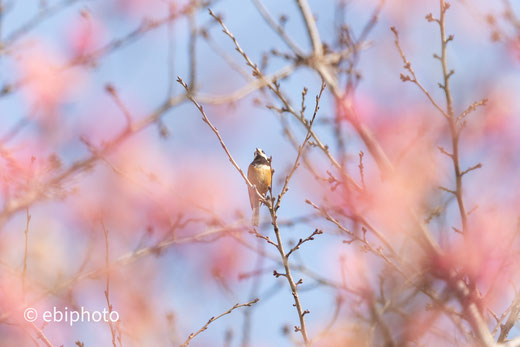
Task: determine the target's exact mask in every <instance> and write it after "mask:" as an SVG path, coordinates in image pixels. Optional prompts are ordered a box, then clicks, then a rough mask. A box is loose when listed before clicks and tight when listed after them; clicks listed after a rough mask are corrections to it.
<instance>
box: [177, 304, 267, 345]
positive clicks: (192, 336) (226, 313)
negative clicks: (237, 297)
mask: <svg viewBox="0 0 520 347" xmlns="http://www.w3.org/2000/svg"><path fill="white" fill-rule="evenodd" d="M259 300H260V299H255V300H253V301H250V302H248V303H245V304H236V305H234V306H233V307H231V308H230V309H229V310H227V311H226V312H224V313H222V314H220V315H218V316H216V317H211V318H210V319H209V320H208V322H207V323H206V324H204V326H203V327H202V328H200V329H199V330H198V331H196V332H194V333H191V334H190V335H189V336H188V338H187V339H186V341H184V343H183V344H182V345H181V347H186V346H188V345H189V344H190V342H191V340H193V338H194V337H195V336H197V335H198V334H200V333H201V332H203V331H205V330H206V329H208V326H209V325H210V324H211V323H213V322H214V321H216V320H217V319H219V318H221V317H223V316H225V315H228V314H230V313H231V312H233V311H234V310H236V309H237V308H240V307H251V306H252V305H254V304H256V303H257V302H258V301H259Z"/></svg>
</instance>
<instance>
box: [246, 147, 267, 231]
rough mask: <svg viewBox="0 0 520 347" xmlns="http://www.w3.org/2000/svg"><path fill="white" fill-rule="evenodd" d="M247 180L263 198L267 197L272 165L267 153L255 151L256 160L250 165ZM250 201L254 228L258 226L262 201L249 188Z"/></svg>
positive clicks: (258, 149)
mask: <svg viewBox="0 0 520 347" xmlns="http://www.w3.org/2000/svg"><path fill="white" fill-rule="evenodd" d="M247 178H248V179H249V181H250V182H251V184H253V185H254V186H255V187H256V189H257V190H258V192H259V193H260V194H262V196H265V194H266V193H267V191H268V190H269V187H270V186H271V163H270V162H269V158H268V157H267V155H266V154H265V152H264V151H262V150H261V149H260V148H257V149H256V150H255V159H253V161H252V162H251V164H249V168H248V169H247ZM249 201H250V202H251V209H252V210H253V215H252V217H251V223H252V224H253V226H258V224H259V219H260V204H261V201H260V198H259V197H258V195H257V194H256V192H255V190H254V189H252V188H249Z"/></svg>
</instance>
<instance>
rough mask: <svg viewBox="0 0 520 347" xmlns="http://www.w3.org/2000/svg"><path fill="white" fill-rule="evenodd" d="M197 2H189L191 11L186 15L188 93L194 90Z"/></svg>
mask: <svg viewBox="0 0 520 347" xmlns="http://www.w3.org/2000/svg"><path fill="white" fill-rule="evenodd" d="M197 5H198V2H197V0H192V1H191V6H192V8H191V11H190V13H189V15H188V26H189V29H190V37H189V39H188V61H189V82H188V85H189V86H190V90H189V92H193V90H195V88H196V81H195V79H196V73H197V70H196V65H197V60H196V59H197V56H196V55H197V52H196V45H197V21H196V15H197V13H196V11H197Z"/></svg>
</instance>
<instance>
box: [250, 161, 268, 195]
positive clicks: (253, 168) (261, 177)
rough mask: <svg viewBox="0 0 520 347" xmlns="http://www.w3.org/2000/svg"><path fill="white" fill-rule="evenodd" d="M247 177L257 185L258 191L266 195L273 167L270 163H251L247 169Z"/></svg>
mask: <svg viewBox="0 0 520 347" xmlns="http://www.w3.org/2000/svg"><path fill="white" fill-rule="evenodd" d="M247 178H248V179H249V181H251V183H252V184H254V185H255V186H256V189H258V192H259V193H260V194H262V195H264V194H265V193H267V189H268V188H269V186H270V185H271V167H270V166H269V165H250V166H249V169H248V170H247Z"/></svg>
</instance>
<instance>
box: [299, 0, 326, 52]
mask: <svg viewBox="0 0 520 347" xmlns="http://www.w3.org/2000/svg"><path fill="white" fill-rule="evenodd" d="M296 4H297V5H298V8H299V9H300V13H301V15H302V17H303V21H304V22H305V28H306V29H307V34H308V35H309V40H310V41H311V44H312V50H313V52H314V56H316V57H321V56H322V55H323V46H322V43H321V39H320V33H319V31H318V27H317V26H316V20H314V15H313V14H312V11H311V8H310V6H309V3H308V2H307V0H296Z"/></svg>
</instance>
